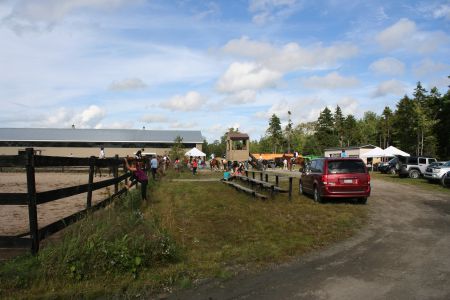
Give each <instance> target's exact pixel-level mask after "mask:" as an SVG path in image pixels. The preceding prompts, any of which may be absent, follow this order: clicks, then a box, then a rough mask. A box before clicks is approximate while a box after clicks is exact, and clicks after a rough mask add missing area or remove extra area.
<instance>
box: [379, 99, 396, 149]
mask: <svg viewBox="0 0 450 300" xmlns="http://www.w3.org/2000/svg"><path fill="white" fill-rule="evenodd" d="M393 117H394V114H393V113H392V110H391V109H390V108H389V106H386V107H385V108H384V109H383V113H382V114H381V118H380V130H381V138H382V143H381V144H380V147H382V148H387V147H389V146H390V145H391V143H392V137H391V135H392V122H393Z"/></svg>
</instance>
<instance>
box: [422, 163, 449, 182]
mask: <svg viewBox="0 0 450 300" xmlns="http://www.w3.org/2000/svg"><path fill="white" fill-rule="evenodd" d="M448 171H450V161H447V162H445V163H444V164H442V165H440V166H428V167H427V168H426V170H425V174H424V175H423V177H425V178H426V179H428V180H429V181H437V180H441V181H442V179H443V177H444V175H445V174H446V173H447V172H448Z"/></svg>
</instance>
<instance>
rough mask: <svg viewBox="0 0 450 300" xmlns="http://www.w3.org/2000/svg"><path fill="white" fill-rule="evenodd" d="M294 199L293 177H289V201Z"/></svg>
mask: <svg viewBox="0 0 450 300" xmlns="http://www.w3.org/2000/svg"><path fill="white" fill-rule="evenodd" d="M290 200H292V177H289V201H290Z"/></svg>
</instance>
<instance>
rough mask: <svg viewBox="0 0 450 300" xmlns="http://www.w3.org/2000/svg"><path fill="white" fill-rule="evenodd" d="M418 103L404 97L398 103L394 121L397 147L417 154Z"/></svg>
mask: <svg viewBox="0 0 450 300" xmlns="http://www.w3.org/2000/svg"><path fill="white" fill-rule="evenodd" d="M417 127H418V126H417V109H416V103H415V102H414V101H413V100H412V99H410V98H409V97H408V96H406V95H405V96H404V97H403V98H402V99H401V100H400V101H399V102H398V103H397V109H396V110H395V115H394V119H393V135H394V142H395V145H396V146H398V147H400V148H401V149H402V150H404V151H406V152H409V153H416V150H417V148H416V133H417Z"/></svg>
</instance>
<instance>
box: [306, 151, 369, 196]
mask: <svg viewBox="0 0 450 300" xmlns="http://www.w3.org/2000/svg"><path fill="white" fill-rule="evenodd" d="M299 190H300V193H302V194H306V193H307V194H312V195H313V197H314V201H316V202H323V200H324V199H325V198H357V199H358V202H359V203H361V204H365V203H366V202H367V198H368V197H369V196H370V191H371V188H370V175H369V173H368V171H367V168H366V165H365V164H364V161H363V160H362V159H359V158H332V157H327V158H317V159H313V160H311V162H310V163H309V164H307V165H306V167H305V168H304V170H303V172H302V176H301V178H300V182H299Z"/></svg>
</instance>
